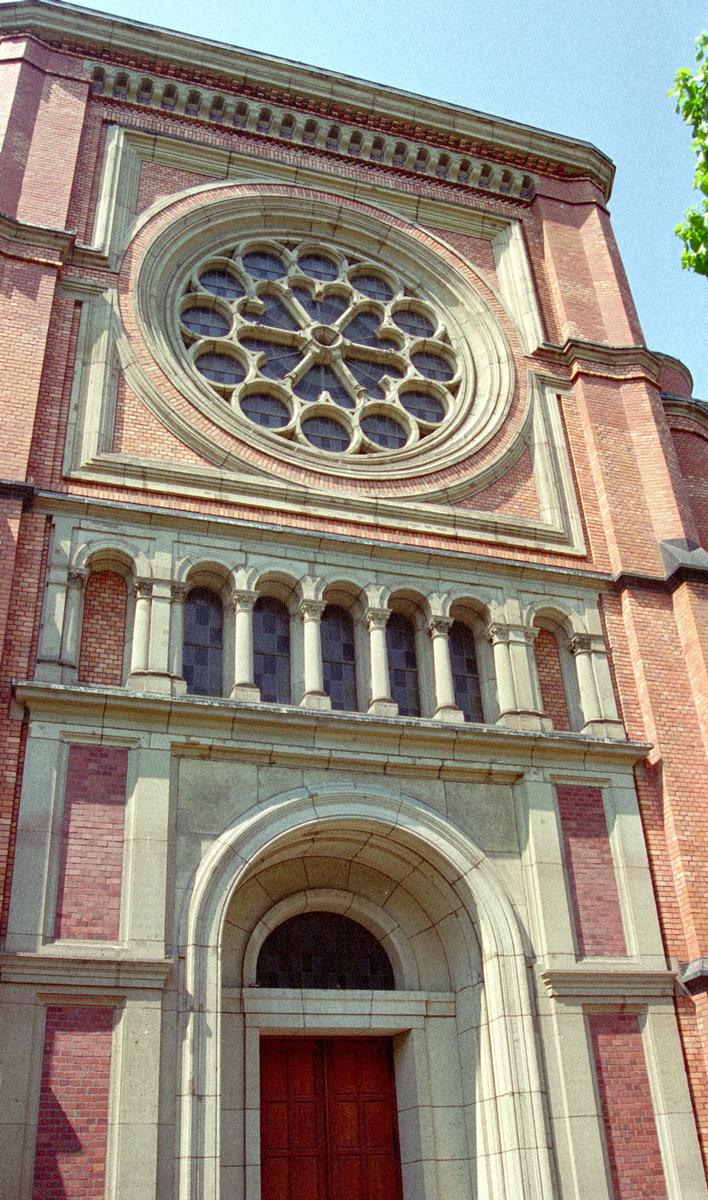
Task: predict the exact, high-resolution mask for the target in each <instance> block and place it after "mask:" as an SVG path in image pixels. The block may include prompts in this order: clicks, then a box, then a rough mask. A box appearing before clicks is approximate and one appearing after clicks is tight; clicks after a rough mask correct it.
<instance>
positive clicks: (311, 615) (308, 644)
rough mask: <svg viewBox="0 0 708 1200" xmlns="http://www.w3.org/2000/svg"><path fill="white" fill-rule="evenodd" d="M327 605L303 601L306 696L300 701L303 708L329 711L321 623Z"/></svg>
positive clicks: (301, 609)
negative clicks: (323, 669) (323, 672)
mask: <svg viewBox="0 0 708 1200" xmlns="http://www.w3.org/2000/svg"><path fill="white" fill-rule="evenodd" d="M324 610H325V605H324V603H323V602H322V601H321V600H303V602H302V604H301V605H300V609H299V612H300V616H301V617H302V634H303V656H304V660H305V694H304V695H303V697H302V700H301V701H300V706H301V707H302V708H319V709H328V708H331V707H332V701H331V700H330V698H329V696H328V695H327V693H326V692H325V690H324V680H323V676H322V643H321V640H320V621H321V620H322V613H323V612H324Z"/></svg>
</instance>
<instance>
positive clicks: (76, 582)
mask: <svg viewBox="0 0 708 1200" xmlns="http://www.w3.org/2000/svg"><path fill="white" fill-rule="evenodd" d="M87 578H88V571H83V570H76V569H75V568H72V569H71V570H70V571H67V575H66V582H67V585H68V586H69V587H73V588H76V589H77V590H78V591H81V589H82V588H83V586H84V584H85V583H86V580H87Z"/></svg>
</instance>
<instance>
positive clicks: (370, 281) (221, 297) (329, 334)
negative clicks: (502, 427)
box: [179, 240, 461, 455]
mask: <svg viewBox="0 0 708 1200" xmlns="http://www.w3.org/2000/svg"><path fill="white" fill-rule="evenodd" d="M179 319H180V331H181V335H182V340H183V342H184V345H185V348H186V352H187V354H188V357H189V360H190V363H191V368H192V371H193V372H194V373H195V375H196V378H197V379H198V380H200V382H201V383H202V385H206V386H208V387H209V388H210V389H211V390H212V391H213V392H214V393H216V394H217V395H218V396H220V397H221V398H222V399H223V401H224V403H225V404H227V405H229V406H230V407H231V408H232V409H233V410H234V412H235V413H237V414H238V415H240V416H241V417H244V418H245V419H246V420H247V421H248V422H250V423H251V424H252V425H255V426H258V427H259V428H260V429H262V430H266V431H268V433H269V434H270V435H272V436H275V437H277V438H281V439H282V438H287V439H289V440H290V441H291V442H295V443H297V444H299V445H301V446H303V447H305V448H312V447H314V448H316V449H317V450H320V451H325V452H327V453H330V454H350V455H351V454H382V453H385V452H395V451H396V450H400V449H402V448H403V447H408V446H410V445H412V444H414V443H415V442H418V441H419V440H420V439H421V438H424V437H425V436H426V435H428V434H430V433H431V432H433V431H434V430H435V429H437V428H439V427H440V426H441V425H442V423H443V422H445V421H446V420H447V418H448V417H449V416H451V414H452V413H453V412H454V411H455V406H456V401H457V396H458V391H459V386H460V381H461V368H460V363H459V361H458V358H457V356H456V354H455V351H454V349H453V345H452V340H451V337H450V334H449V333H448V330H447V327H446V321H445V318H444V316H443V314H442V313H441V312H440V311H439V310H438V309H436V307H435V306H434V305H432V304H431V303H429V301H428V300H426V299H423V298H421V297H419V296H418V295H417V294H416V291H415V290H414V289H413V288H411V287H410V286H409V285H408V284H407V283H406V282H404V281H403V279H401V278H399V277H398V276H397V274H396V273H395V271H393V270H392V269H391V268H390V267H389V266H383V265H381V264H380V263H377V262H375V261H373V260H369V259H366V258H363V257H360V256H355V255H351V254H344V253H342V251H341V250H339V249H336V248H335V247H333V246H330V245H324V244H320V243H317V244H313V243H312V242H294V241H286V240H268V241H267V242H264V241H257V242H256V241H253V240H249V241H247V242H241V243H239V244H238V245H236V246H234V245H230V246H227V247H224V248H223V249H222V250H221V251H220V252H219V253H217V254H212V255H210V256H209V257H208V258H205V259H203V260H202V261H201V262H200V263H197V264H196V266H195V267H194V269H193V270H192V272H191V273H190V277H189V280H188V281H187V282H186V286H185V288H184V291H183V293H182V296H181V299H180V302H179Z"/></svg>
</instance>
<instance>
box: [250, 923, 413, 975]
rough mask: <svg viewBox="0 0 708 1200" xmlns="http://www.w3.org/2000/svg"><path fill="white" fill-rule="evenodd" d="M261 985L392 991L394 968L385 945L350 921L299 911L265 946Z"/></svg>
mask: <svg viewBox="0 0 708 1200" xmlns="http://www.w3.org/2000/svg"><path fill="white" fill-rule="evenodd" d="M256 981H257V984H258V986H259V987H271V988H337V989H342V990H344V989H350V988H356V989H361V990H364V991H367V992H371V991H392V990H393V989H394V988H395V986H396V984H395V980H394V976H393V968H392V967H391V963H390V961H389V958H388V955H387V954H386V951H385V950H384V948H383V946H382V945H381V943H380V942H379V941H378V940H377V939H376V938H375V937H374V935H373V933H370V932H369V930H368V929H365V928H364V926H363V925H360V924H359V922H358V921H352V919H351V918H350V917H343V916H341V915H340V914H339V913H328V912H310V913H300V914H299V916H297V917H290V919H289V920H288V921H283V923H282V925H279V926H278V927H277V929H274V930H273V932H272V933H270V934H269V935H268V937H267V938H266V940H265V941H264V943H263V945H262V946H261V950H260V954H259V955H258V963H257V965H256Z"/></svg>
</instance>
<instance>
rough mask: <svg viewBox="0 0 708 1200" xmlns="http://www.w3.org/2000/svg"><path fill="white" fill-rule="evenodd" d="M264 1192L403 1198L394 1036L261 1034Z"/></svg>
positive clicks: (271, 1195)
mask: <svg viewBox="0 0 708 1200" xmlns="http://www.w3.org/2000/svg"><path fill="white" fill-rule="evenodd" d="M261 1197H262V1200H400V1198H401V1167H400V1157H399V1152H398V1134H397V1127H396V1094H395V1087H394V1081H393V1064H392V1060H391V1044H390V1042H389V1041H388V1040H387V1039H386V1038H297V1037H295V1038H264V1039H263V1040H262V1041H261Z"/></svg>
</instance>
